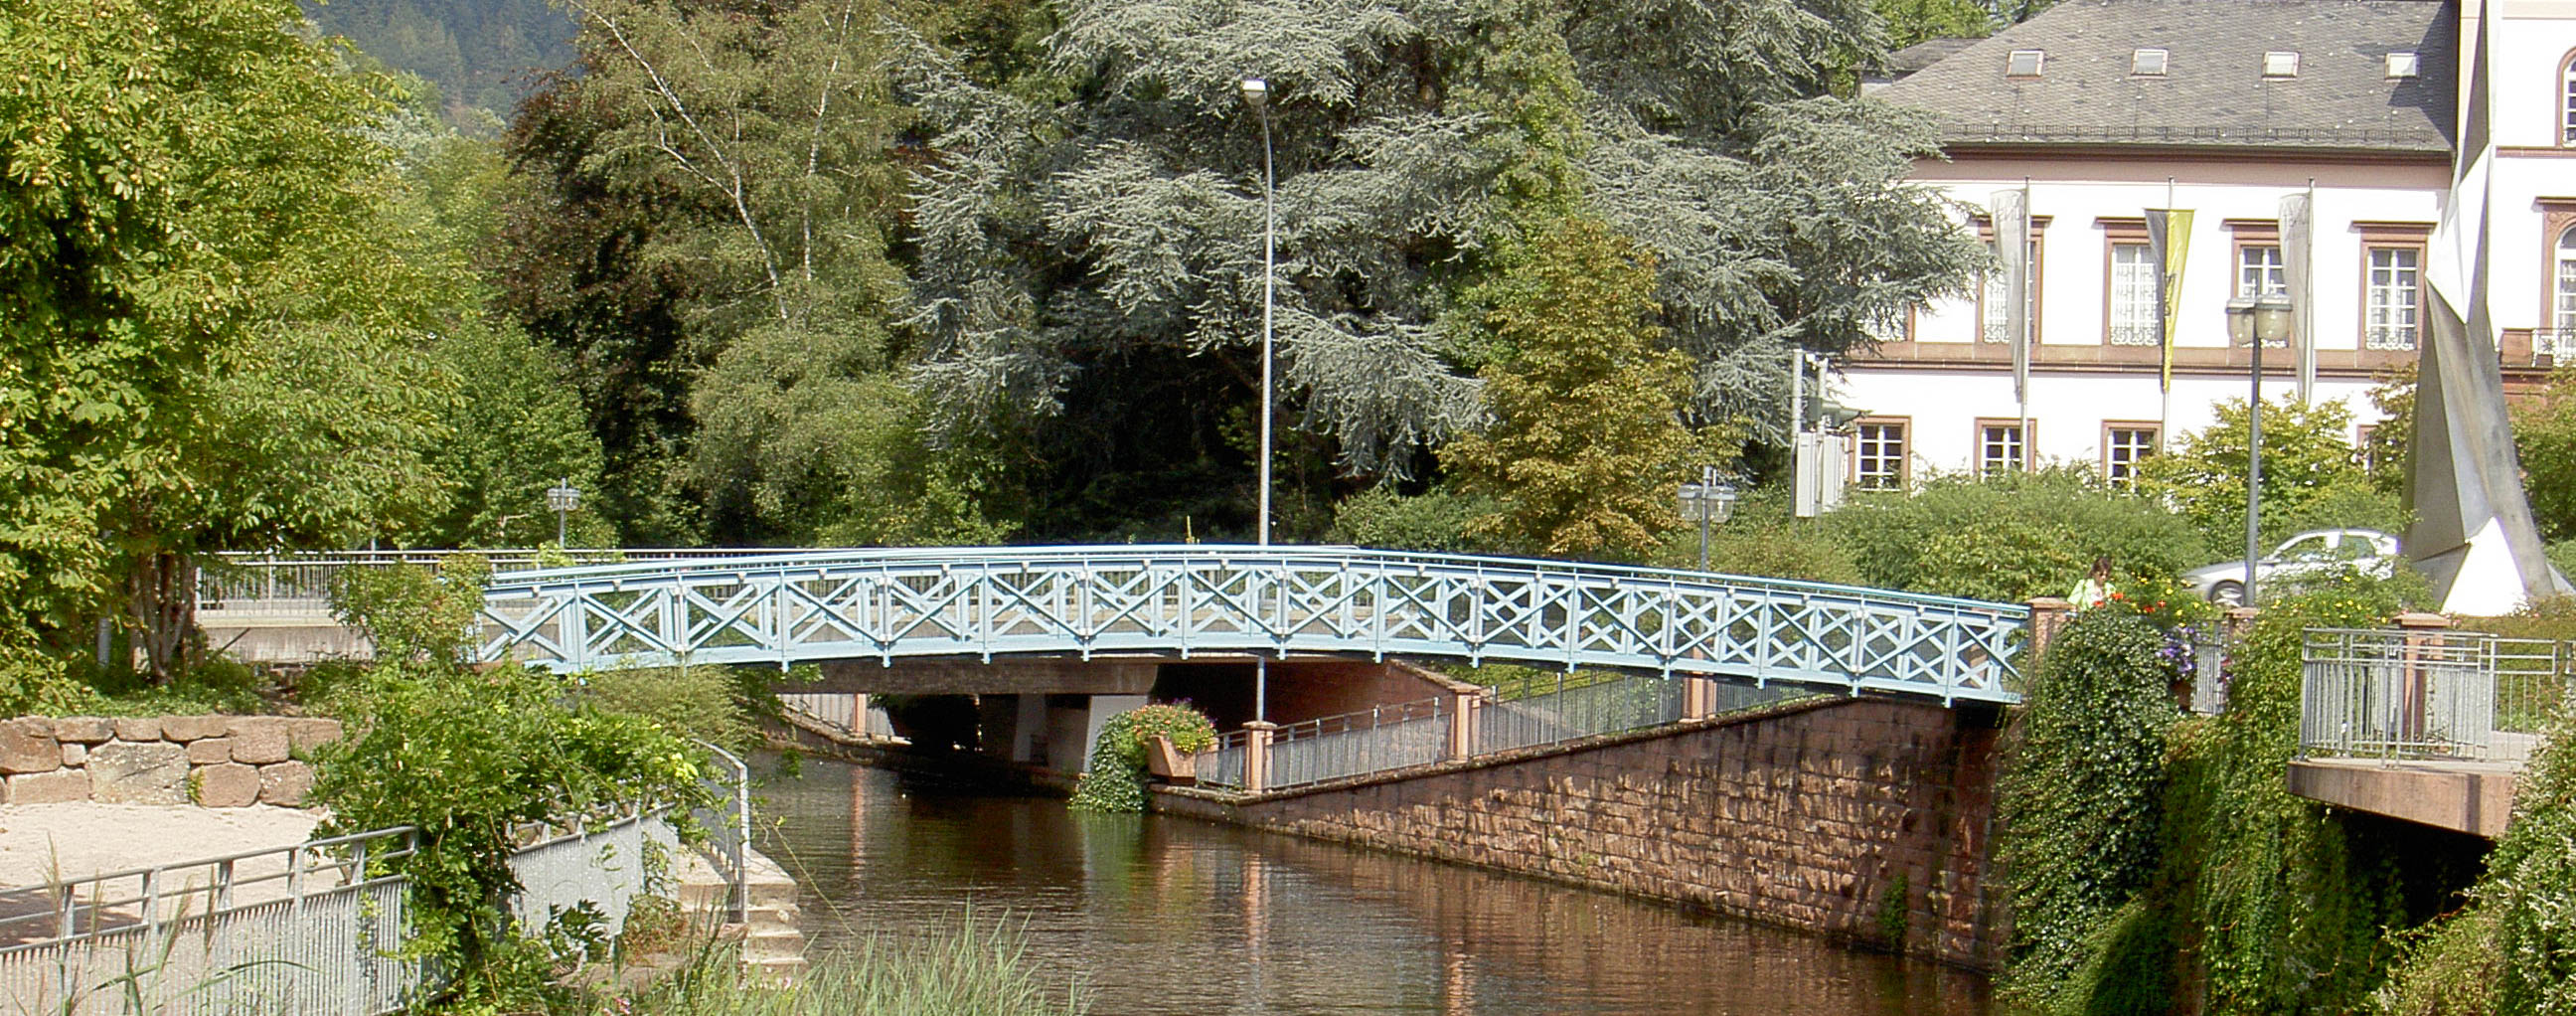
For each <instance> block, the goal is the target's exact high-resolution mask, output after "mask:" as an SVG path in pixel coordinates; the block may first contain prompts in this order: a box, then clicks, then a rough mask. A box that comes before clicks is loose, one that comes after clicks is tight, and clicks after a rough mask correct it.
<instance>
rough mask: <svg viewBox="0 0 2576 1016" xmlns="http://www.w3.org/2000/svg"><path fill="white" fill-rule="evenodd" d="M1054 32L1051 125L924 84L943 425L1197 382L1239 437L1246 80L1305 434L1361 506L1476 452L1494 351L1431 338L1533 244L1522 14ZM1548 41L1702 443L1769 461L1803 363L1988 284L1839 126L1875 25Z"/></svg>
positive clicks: (1084, 8) (1482, 4)
mask: <svg viewBox="0 0 2576 1016" xmlns="http://www.w3.org/2000/svg"><path fill="white" fill-rule="evenodd" d="M1058 9H1059V10H1060V12H1061V18H1062V26H1063V27H1062V28H1061V30H1060V31H1058V32H1057V33H1056V34H1055V35H1053V36H1052V37H1051V38H1050V40H1049V45H1048V54H1047V55H1048V64H1047V68H1048V71H1049V72H1051V73H1052V74H1054V75H1057V76H1059V77H1060V79H1061V80H1063V81H1064V82H1066V84H1065V87H1064V88H1063V89H1062V90H1060V91H1058V92H1049V91H1046V90H1044V89H1036V88H1028V87H1018V88H1010V87H994V86H989V85H986V84H983V83H980V82H978V81H977V80H975V78H974V76H973V75H972V74H971V73H969V71H968V65H967V63H965V62H962V61H959V60H956V59H953V58H946V57H943V56H942V55H941V54H940V53H938V52H937V51H936V49H935V47H930V46H926V45H924V46H917V47H914V48H913V49H912V50H910V58H909V59H908V60H907V61H906V63H905V65H904V66H905V70H904V74H903V76H902V83H903V85H904V88H905V92H904V94H905V95H906V96H907V97H908V98H909V99H910V101H912V102H914V103H915V104H916V106H917V108H918V109H919V110H920V111H921V113H922V115H923V117H924V118H925V120H926V122H927V124H928V129H927V133H928V135H929V138H930V140H929V142H928V144H927V146H926V147H927V149H928V152H929V153H930V155H929V157H928V158H926V159H925V160H923V162H922V164H921V171H920V174H919V183H918V185H917V190H916V209H917V213H916V214H917V223H918V237H919V239H918V246H919V265H918V268H917V271H916V273H915V280H914V281H915V287H914V288H915V293H916V300H915V303H914V304H913V307H914V313H913V315H912V316H911V318H910V319H909V320H908V321H907V324H908V325H909V326H910V327H911V328H912V329H914V330H916V331H917V332H918V333H919V334H920V335H921V336H922V341H923V343H924V346H923V350H922V353H923V356H924V360H923V362H922V363H921V365H920V366H919V367H918V368H917V369H916V371H915V374H914V377H915V379H916V382H917V383H918V384H919V385H920V387H921V390H922V391H923V393H924V395H925V396H926V397H927V398H928V399H929V401H930V405H931V406H932V408H933V409H934V410H936V411H938V412H939V413H941V414H943V416H944V418H946V419H947V420H949V421H951V422H953V423H956V424H960V425H963V426H969V427H974V426H992V425H996V424H998V425H1000V426H1002V427H1004V428H1010V427H1019V428H1022V429H1023V431H1024V432H1032V433H1042V431H1041V428H1039V427H1038V426H1037V425H1036V421H1043V420H1048V419H1057V418H1069V419H1080V418H1082V416H1083V414H1084V413H1085V412H1086V410H1087V409H1089V408H1091V407H1096V406H1099V405H1101V404H1103V403H1114V402H1115V401H1116V400H1118V399H1119V398H1120V397H1121V396H1122V395H1123V394H1124V393H1127V392H1131V391H1135V390H1137V389H1139V388H1140V387H1143V386H1144V385H1146V384H1149V383H1150V382H1148V381H1146V380H1144V379H1142V378H1141V377H1140V375H1141V374H1144V373H1146V372H1153V373H1154V374H1155V376H1157V377H1169V376H1174V375H1176V374H1179V373H1182V372H1183V371H1184V370H1186V369H1187V368H1186V366H1185V365H1188V364H1194V363H1208V362H1214V363H1217V364H1222V365H1224V367H1223V369H1222V370H1205V369H1202V370H1201V371H1200V372H1199V373H1200V376H1201V377H1203V378H1205V380H1206V381H1208V382H1209V383H1210V385H1211V386H1210V387H1207V388H1203V389H1201V390H1198V391H1193V392H1186V393H1179V394H1178V397H1181V398H1186V399H1190V400H1194V401H1198V402H1201V403H1205V402H1210V401H1214V402H1219V403H1221V404H1226V405H1243V404H1245V403H1247V402H1249V401H1251V399H1250V396H1249V394H1248V393H1249V389H1250V388H1251V384H1250V383H1249V382H1250V381H1251V379H1255V378H1257V377H1258V376H1259V364H1258V356H1257V350H1258V349H1259V337H1260V321H1261V311H1262V292H1263V290H1262V278H1263V276H1262V258H1261V253H1262V247H1261V233H1262V205H1261V194H1262V185H1261V172H1262V159H1263V148H1262V127H1261V124H1260V123H1259V122H1258V120H1257V119H1256V118H1255V116H1254V115H1253V113H1252V112H1251V111H1250V110H1248V109H1247V108H1246V107H1245V106H1244V104H1243V102H1242V100H1241V99H1240V98H1239V96H1238V95H1237V93H1236V82H1237V81H1238V80H1239V79H1241V78H1244V77H1248V76H1259V77H1264V78H1265V79H1266V80H1267V81H1268V82H1269V85H1270V91H1271V95H1272V96H1273V98H1272V100H1271V108H1270V115H1271V126H1272V128H1273V130H1274V132H1275V151H1276V159H1277V165H1278V173H1279V186H1278V209H1279V215H1278V224H1279V263H1280V288H1279V294H1278V300H1279V311H1278V315H1277V328H1278V335H1279V342H1280V350H1281V358H1282V361H1283V364H1284V368H1285V380H1286V384H1287V394H1286V395H1285V396H1284V397H1283V399H1282V404H1283V409H1284V410H1285V411H1287V412H1289V413H1291V414H1293V416H1294V418H1295V420H1296V422H1297V423H1298V424H1299V425H1300V426H1301V427H1302V429H1304V430H1305V431H1307V432H1309V433H1310V434H1313V435H1316V436H1317V437H1319V438H1321V439H1323V440H1325V441H1326V442H1327V444H1325V445H1324V448H1325V449H1326V450H1327V451H1328V452H1329V454H1330V455H1331V456H1332V457H1333V458H1334V459H1335V460H1337V462H1338V463H1339V465H1340V466H1341V468H1342V469H1343V470H1344V471H1346V472H1348V473H1350V474H1352V475H1356V476H1361V477H1371V476H1383V475H1402V474H1404V473H1407V472H1410V471H1413V470H1416V469H1418V467H1419V466H1420V465H1421V464H1422V463H1423V462H1425V461H1426V459H1425V458H1424V456H1423V455H1422V452H1423V451H1424V450H1425V449H1428V448H1430V447H1433V446H1436V445H1438V444H1440V443H1441V442H1444V441H1446V440H1449V439H1450V438H1451V437H1452V436H1454V435H1456V434H1458V433H1460V432H1461V431H1462V430H1463V429H1465V428H1468V427H1471V426H1473V425H1475V424H1476V423H1477V422H1478V421H1480V420H1481V419H1482V418H1483V415H1484V408H1485V407H1484V404H1483V402H1482V401H1481V400H1480V399H1479V397H1478V388H1477V384H1478V383H1477V380H1476V377H1475V372H1476V371H1477V370H1479V369H1480V368H1482V367H1483V366H1485V365H1486V363H1487V362H1488V361H1489V359H1490V358H1491V356H1492V355H1493V353H1494V351H1492V350H1488V349H1484V348H1480V347H1478V346H1476V345H1474V344H1473V341H1472V340H1476V339H1479V338H1482V337H1485V336H1487V335H1488V334H1489V333H1486V332H1482V331H1479V330H1476V329H1472V328H1470V329H1459V328H1450V327H1445V326H1444V324H1443V322H1444V320H1445V319H1447V318H1448V316H1449V315H1450V314H1451V312H1452V310H1453V309H1454V308H1456V307H1457V306H1458V305H1459V304H1458V301H1459V299H1460V296H1461V293H1462V292H1463V291H1464V290H1465V289H1466V288H1467V287H1470V286H1472V285H1474V284H1475V283H1476V282H1478V281H1479V280H1481V279H1484V278H1488V277H1490V276H1491V274H1492V273H1491V271H1490V270H1489V267H1488V266H1487V264H1486V262H1487V260H1488V258H1487V256H1488V254H1489V253H1490V252H1491V248H1492V247H1493V245H1494V243H1495V242H1496V241H1495V238H1496V237H1499V236H1504V235H1507V234H1508V233H1509V232H1510V230H1509V229H1507V228H1505V227H1506V226H1507V225H1508V223H1509V217H1510V215H1511V214H1512V213H1511V212H1510V211H1509V210H1508V209H1507V208H1506V207H1505V206H1506V205H1507V204H1508V202H1503V201H1499V200H1498V198H1500V197H1503V196H1505V195H1507V194H1508V192H1510V191H1512V190H1513V189H1515V188H1519V187H1522V186H1524V185H1525V184H1526V183H1527V182H1528V181H1527V179H1526V178H1525V177H1524V176H1523V175H1522V174H1525V173H1527V172H1530V171H1532V169H1533V167H1534V165H1535V164H1533V163H1531V162H1529V161H1527V160H1526V159H1524V158H1522V156H1523V155H1525V154H1527V153H1528V152H1529V151H1530V150H1531V148H1530V145H1531V143H1532V137H1531V135H1530V133H1529V129H1530V128H1531V127H1532V126H1533V124H1532V122H1530V121H1529V120H1527V119H1526V117H1527V116H1529V115H1533V114H1537V113H1539V112H1540V110H1538V109H1536V108H1535V107H1515V106H1514V105H1512V104H1510V103H1497V102H1495V101H1492V98H1493V97H1495V96H1512V95H1516V94H1517V93H1518V92H1519V91H1522V90H1526V89H1527V88H1528V87H1529V86H1530V84H1531V82H1534V81H1538V80H1541V79H1540V78H1531V77H1527V76H1526V72H1528V71H1529V70H1530V69H1531V68H1532V67H1533V66H1535V65H1533V64H1532V63H1530V61H1532V60H1541V59H1545V57H1543V56H1542V54H1543V52H1545V51H1544V50H1541V49H1532V50H1530V51H1528V52H1526V53H1523V54H1521V55H1518V56H1513V55H1511V54H1510V50H1509V47H1510V46H1511V45H1512V43H1513V40H1514V39H1516V38H1519V37H1520V36H1519V35H1518V34H1517V33H1519V32H1520V31H1521V30H1522V29H1523V28H1525V27H1526V26H1527V25H1528V23H1529V22H1530V20H1531V19H1530V14H1531V11H1532V9H1533V6H1532V5H1527V4H1522V3H1518V2H1505V0H1477V2H1466V3H1454V2H1429V0H1335V2H1328V3H1313V2H1291V0H1252V2H1247V3H1243V4H1236V5H1220V6H1209V5H1203V4H1195V3H1188V2H1183V0H1142V2H1115V3H1113V2H1106V0H1082V2H1067V3H1064V4H1061V5H1059V7H1058ZM1548 20H1549V22H1550V23H1549V24H1547V25H1546V27H1547V29H1548V30H1549V31H1550V32H1551V33H1552V34H1554V35H1555V36H1556V37H1557V38H1558V39H1559V40H1560V42H1559V43H1558V45H1557V47H1556V48H1555V49H1554V51H1553V52H1555V53H1557V54H1560V55H1561V56H1560V57H1559V58H1561V59H1562V60H1563V61H1564V63H1565V71H1566V74H1567V75H1568V76H1570V77H1571V79H1572V80H1573V81H1574V82H1576V83H1577V84H1579V86H1580V90H1579V96H1578V101H1577V102H1575V103H1574V104H1573V105H1572V108H1571V110H1570V111H1569V113H1568V114H1567V115H1565V116H1564V118H1563V119H1564V120H1565V130H1566V132H1567V133H1570V134H1571V135H1573V136H1574V137H1575V140H1576V141H1577V142H1579V143H1577V144H1572V145H1569V146H1567V147H1566V148H1565V150H1566V151H1568V152H1576V151H1579V152H1580V153H1581V156H1580V158H1579V160H1568V163H1569V164H1568V165H1566V167H1565V172H1566V173H1567V174H1568V175H1570V176H1571V177H1573V178H1574V180H1573V182H1574V183H1575V184H1576V185H1578V186H1579V189H1580V191H1581V192H1582V194H1583V196H1584V197H1583V202H1584V206H1585V208H1586V209H1587V214H1588V215H1590V216H1592V217H1594V218H1597V219H1599V220H1600V221H1601V222H1602V223H1604V224H1606V226H1607V227H1608V229H1609V230H1610V231H1612V232H1614V233H1617V234H1622V235H1626V236H1629V237H1632V238H1634V240H1635V241H1636V243H1637V244H1638V246H1639V248H1640V249H1641V251H1642V253H1644V254H1646V255H1649V256H1650V259H1649V260H1648V261H1647V262H1646V263H1650V264H1652V265H1653V266H1654V270H1655V275H1654V276H1653V285H1652V291H1651V295H1652V298H1653V299H1652V301H1651V306H1652V307H1653V308H1654V311H1653V321H1652V323H1653V324H1655V325H1657V326H1659V327H1660V328H1661V329H1662V332H1661V333H1660V334H1661V341H1662V342H1663V343H1664V344H1666V345H1667V346H1669V347H1670V348H1671V349H1673V350H1676V351H1678V352H1679V353H1681V354H1682V355H1683V356H1685V357H1686V358H1687V360H1688V362H1689V363H1690V365H1691V380H1690V391H1689V392H1688V394H1689V396H1690V401H1689V407H1690V411H1691V413H1692V415H1693V416H1694V417H1696V418H1699V419H1730V418H1733V417H1735V416H1737V415H1747V416H1751V417H1753V418H1754V419H1755V420H1756V422H1757V424H1759V425H1761V426H1763V427H1764V428H1766V429H1768V430H1770V431H1772V432H1775V433H1776V432H1779V431H1780V430H1781V429H1782V427H1781V425H1782V423H1783V422H1784V421H1782V420H1780V419H1779V416H1780V414H1779V413H1778V411H1777V408H1776V405H1775V403H1777V402H1778V401H1780V400H1779V399H1778V397H1777V396H1778V394H1779V393H1780V391H1781V390H1782V388H1783V387H1784V386H1785V382H1786V367H1785V364H1786V362H1787V349H1788V347H1789V346H1791V345H1797V346H1803V347H1806V348H1811V349H1819V350H1825V351H1840V350H1843V349H1847V348H1850V347H1851V346H1853V345H1856V344H1859V343H1861V342H1864V341H1866V340H1865V335H1866V334H1867V333H1868V331H1869V329H1870V328H1871V327H1872V326H1873V325H1875V324H1880V323H1884V322H1886V321H1890V320H1893V319H1894V318H1895V317H1896V315H1898V314H1899V313H1901V312H1902V309H1903V308H1904V307H1905V306H1907V305H1908V304H1910V303H1913V302H1916V301H1919V300H1921V299H1924V298H1926V297H1929V296H1931V295H1934V294H1937V293H1942V292H1947V291H1951V290H1954V289H1956V288H1958V287H1960V286H1961V285H1963V284H1964V281H1965V280H1966V279H1967V278H1968V275H1969V272H1970V271H1971V269H1972V267H1973V266H1974V265H1975V264H1976V263H1977V260H1978V257H1979V255H1978V253H1977V251H1976V250H1975V249H1974V245H1973V242H1972V241H1970V240H1968V239H1967V238H1964V237H1962V236H1961V235H1960V234H1959V232H1958V230H1956V229H1955V227H1954V226H1953V224H1952V223H1951V221H1950V220H1949V219H1948V218H1947V217H1946V211H1947V209H1946V206H1945V204H1944V202H1943V201H1942V200H1941V199H1940V198H1938V197H1937V196H1935V195H1932V194H1930V193H1928V192H1925V191H1922V190H1919V189H1916V188H1912V187H1908V186H1905V185H1903V184H1902V182H1901V181H1902V178H1903V177H1904V176H1905V175H1906V174H1907V173H1908V172H1910V171H1911V168H1912V167H1911V159H1912V158H1913V157H1916V156H1919V155H1924V154H1928V153H1929V152H1931V151H1932V146H1931V138H1930V135H1929V134H1928V133H1927V132H1926V131H1924V130H1923V129H1922V126H1921V125H1920V124H1918V123H1916V122H1914V121H1912V120H1911V119H1909V118H1908V117H1906V116H1904V115H1901V114H1899V113H1898V112H1896V111H1894V110H1890V109H1886V108H1882V107H1878V106H1875V105H1873V104H1870V103H1867V102H1854V101H1847V100H1842V99H1836V98H1831V97H1827V96H1826V92H1827V90H1828V86H1829V84H1830V83H1831V82H1832V80H1834V75H1835V74H1836V73H1837V71H1838V70H1839V69H1840V68H1842V67H1845V66H1849V65H1850V64H1851V63H1853V62H1855V61H1857V60H1861V59H1864V58H1866V57H1868V56H1870V55H1872V54H1874V53H1875V52H1877V50H1878V48H1879V44H1880V39H1879V37H1878V35H1877V34H1876V30H1875V27H1874V26H1875V24H1876V22H1875V21H1874V20H1873V19H1872V18H1871V16H1870V15H1869V13H1868V11H1867V9H1866V7H1865V6H1864V5H1863V4H1862V3H1860V2H1858V0H1717V2H1705V3H1689V4H1674V3H1664V2H1660V0H1610V2H1604V3H1594V4H1584V5H1577V6H1574V7H1571V8H1565V9H1563V10H1562V11H1558V12H1553V13H1552V14H1551V17H1550V18H1549V19H1548ZM1641 24H1653V25H1656V26H1658V30H1656V31H1653V32H1639V31H1637V30H1636V26H1638V25H1641ZM1515 75H1522V76H1523V77H1522V78H1521V79H1520V80H1518V81H1515V79H1514V76H1515ZM1054 95H1062V96H1063V97H1064V98H1063V99H1062V100H1061V101H1057V100H1055V99H1053V98H1050V96H1054ZM1033 96H1034V98H1033ZM1048 429H1052V428H1048ZM1079 433H1082V434H1084V435H1085V436H1088V435H1089V432H1088V431H1080V432H1079ZM1161 436H1165V437H1166V438H1167V439H1168V435H1161ZM1038 440H1039V441H1040V442H1041V443H1043V437H1042V436H1041V437H1040V438H1039V439H1038ZM1064 451H1065V454H1066V455H1067V456H1068V457H1076V458H1078V457H1081V456H1084V455H1086V454H1087V453H1086V452H1085V451H1084V450H1081V449H1070V448H1069V449H1065V450H1064ZM1249 474H1250V470H1249V469H1241V470H1239V471H1237V472H1236V474H1235V475H1243V476H1249ZM1238 489H1240V488H1238ZM1247 493H1248V492H1247ZM1250 501H1251V498H1250V497H1249V496H1245V497H1242V498H1240V499H1239V500H1238V501H1237V503H1238V504H1249V503H1250ZM1241 517H1242V516H1240V515H1238V516H1236V518H1241Z"/></svg>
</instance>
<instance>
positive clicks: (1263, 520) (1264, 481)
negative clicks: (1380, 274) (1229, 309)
mask: <svg viewBox="0 0 2576 1016" xmlns="http://www.w3.org/2000/svg"><path fill="white" fill-rule="evenodd" d="M1242 87H1243V101H1244V104H1245V105H1248V106H1251V107H1252V111H1253V112H1254V113H1257V114H1259V115H1260V117H1261V467H1260V476H1261V479H1260V483H1261V495H1260V496H1261V501H1260V505H1261V506H1260V509H1259V511H1258V513H1257V515H1258V522H1257V523H1256V524H1257V525H1258V526H1259V531H1258V532H1257V533H1256V534H1255V535H1254V540H1255V542H1256V543H1257V545H1259V546H1263V547H1267V546H1269V545H1270V457H1271V456H1270V416H1271V412H1270V409H1271V371H1272V367H1271V364H1272V361H1273V357H1272V346H1271V312H1272V307H1273V305H1274V304H1275V303H1276V299H1275V296H1274V293H1275V291H1276V287H1277V285H1278V277H1279V269H1278V250H1279V211H1278V179H1277V177H1276V175H1275V174H1276V170H1275V169H1274V167H1273V164H1272V161H1271V154H1270V83H1269V82H1267V81H1264V80H1262V79H1260V78H1245V79H1243V85H1242ZM1269 713H1270V658H1269V657H1266V656H1258V657H1255V658H1254V660H1253V674H1252V718H1253V719H1255V720H1259V721H1265V722H1266V721H1267V720H1269V718H1270V716H1269Z"/></svg>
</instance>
